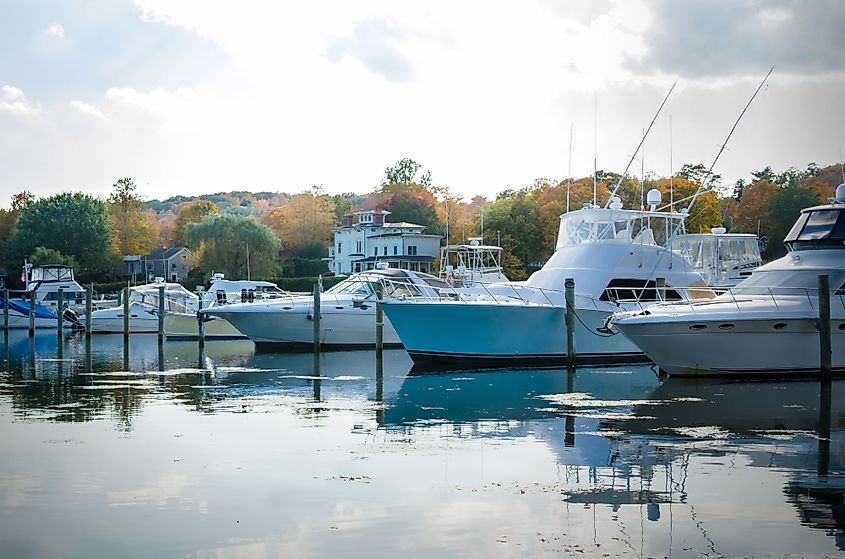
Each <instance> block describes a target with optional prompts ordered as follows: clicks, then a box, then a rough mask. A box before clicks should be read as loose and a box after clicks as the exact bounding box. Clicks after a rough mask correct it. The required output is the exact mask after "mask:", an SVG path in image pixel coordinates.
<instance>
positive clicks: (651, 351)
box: [615, 316, 845, 376]
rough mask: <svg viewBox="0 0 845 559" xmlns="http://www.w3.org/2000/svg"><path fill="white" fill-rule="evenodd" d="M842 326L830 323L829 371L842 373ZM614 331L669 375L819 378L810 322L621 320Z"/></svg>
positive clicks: (844, 368)
mask: <svg viewBox="0 0 845 559" xmlns="http://www.w3.org/2000/svg"><path fill="white" fill-rule="evenodd" d="M637 318H640V317H637ZM645 318H648V317H645ZM731 325H732V326H731ZM843 325H845V320H843V319H838V320H831V331H832V348H833V356H832V357H833V359H832V365H833V368H834V369H837V370H842V371H845V326H843ZM776 326H777V327H776ZM720 327H721V328H720ZM615 328H617V329H618V330H619V331H620V332H622V334H623V335H624V336H626V337H627V338H628V339H630V340H631V341H632V342H633V343H634V344H636V345H637V346H638V347H640V348H641V349H642V350H643V351H644V352H645V354H646V355H647V356H648V357H649V358H650V359H651V360H652V361H654V362H655V363H657V364H658V365H659V366H660V368H661V369H663V370H664V371H665V372H667V373H669V374H670V375H677V376H701V375H712V376H731V375H747V374H757V375H778V374H787V373H796V372H798V373H800V372H806V373H818V371H819V366H820V361H819V355H820V350H819V346H820V341H819V332H818V330H817V329H816V319H815V318H807V317H803V318H799V317H792V318H786V317H783V316H778V317H775V316H773V317H767V318H754V319H747V320H746V319H742V318H739V317H722V318H717V319H716V320H712V319H709V318H708V317H706V316H700V317H690V318H689V319H687V318H686V317H685V318H684V320H674V321H663V322H656V321H655V322H649V321H648V320H632V319H629V320H624V319H620V320H618V321H617V322H616V323H615Z"/></svg>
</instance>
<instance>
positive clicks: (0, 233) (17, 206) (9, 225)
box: [0, 190, 35, 266]
mask: <svg viewBox="0 0 845 559" xmlns="http://www.w3.org/2000/svg"><path fill="white" fill-rule="evenodd" d="M34 199H35V197H34V196H33V195H32V193H31V192H30V191H28V190H24V191H23V192H19V193H17V194H15V195H13V196H12V207H11V209H8V210H4V209H0V266H5V265H6V245H7V244H8V242H9V239H11V237H12V234H13V233H14V232H15V227H16V226H17V224H18V217H20V215H21V210H22V209H23V208H25V207H26V206H27V205H29V204H30V203H32V201H33V200H34Z"/></svg>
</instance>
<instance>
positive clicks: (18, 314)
mask: <svg viewBox="0 0 845 559" xmlns="http://www.w3.org/2000/svg"><path fill="white" fill-rule="evenodd" d="M29 304H30V303H29V301H27V300H24V299H9V328H15V329H19V328H29ZM2 308H3V297H2V296H1V295H0V313H2V312H3V311H2ZM62 320H63V321H64V322H63V324H62V325H63V327H66V328H67V330H68V331H70V330H71V328H73V326H74V324H75V323H76V316H75V315H74V314H71V313H67V314H65V315H64V316H63V318H62ZM34 326H35V328H38V329H43V328H53V329H55V328H56V327H57V326H58V317H57V316H56V312H55V311H54V310H51V309H48V308H47V307H45V306H43V305H40V304H36V305H35V321H34Z"/></svg>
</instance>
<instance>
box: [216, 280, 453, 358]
mask: <svg viewBox="0 0 845 559" xmlns="http://www.w3.org/2000/svg"><path fill="white" fill-rule="evenodd" d="M379 284H381V285H383V286H384V295H385V297H386V298H387V299H398V298H414V297H428V298H436V297H439V296H440V290H441V289H446V290H448V289H449V285H448V284H447V283H446V282H444V281H443V280H441V279H439V278H436V277H434V276H430V275H428V274H423V273H421V272H413V271H410V270H398V269H393V268H385V269H375V270H369V271H366V272H359V273H357V274H353V275H351V276H349V277H348V278H347V279H345V280H344V281H342V282H340V283H339V284H337V285H335V286H334V287H332V288H331V289H329V290H327V291H326V292H325V293H322V295H321V302H320V327H321V340H320V341H321V345H322V347H323V349H327V350H328V349H354V348H369V347H373V346H375V311H376V289H377V286H378V285H379ZM313 310H314V299H313V296H312V295H310V294H309V295H297V296H293V295H292V296H289V297H283V298H281V299H274V300H267V301H259V300H256V301H254V302H252V303H237V304H232V305H221V306H217V307H212V308H210V309H208V310H203V311H202V314H203V315H207V316H215V317H220V318H224V319H226V320H228V321H229V322H230V323H231V324H232V325H233V326H234V327H235V328H237V329H238V330H240V331H241V332H243V333H244V334H246V336H247V337H249V339H251V340H252V341H253V342H255V343H256V344H259V345H276V346H282V347H288V348H290V349H310V348H311V347H313V343H314V323H313ZM384 345H385V347H391V346H395V347H400V346H401V342H400V341H399V337H398V336H397V335H396V332H395V331H394V330H393V327H392V326H391V325H390V322H389V321H388V320H386V319H385V324H384Z"/></svg>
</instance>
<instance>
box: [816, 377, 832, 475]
mask: <svg viewBox="0 0 845 559" xmlns="http://www.w3.org/2000/svg"><path fill="white" fill-rule="evenodd" d="M819 384H820V385H821V386H820V387H819V388H820V390H819V431H818V436H819V437H818V438H819V460H818V467H817V469H818V474H819V475H820V476H826V475H827V474H828V473H829V471H830V422H831V409H830V408H831V401H832V390H833V387H832V386H831V384H832V383H831V379H830V377H826V378H822V380H821V382H820V383H819Z"/></svg>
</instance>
